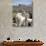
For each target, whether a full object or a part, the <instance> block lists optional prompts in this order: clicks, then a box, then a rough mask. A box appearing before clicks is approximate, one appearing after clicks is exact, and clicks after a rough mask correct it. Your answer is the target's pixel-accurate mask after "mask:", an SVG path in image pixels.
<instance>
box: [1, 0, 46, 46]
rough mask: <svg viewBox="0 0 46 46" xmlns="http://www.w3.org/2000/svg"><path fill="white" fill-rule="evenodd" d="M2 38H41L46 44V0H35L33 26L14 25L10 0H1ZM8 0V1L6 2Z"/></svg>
mask: <svg viewBox="0 0 46 46" xmlns="http://www.w3.org/2000/svg"><path fill="white" fill-rule="evenodd" d="M0 2H1V4H0V40H6V38H7V37H8V36H10V37H11V39H14V40H19V38H20V40H26V39H28V38H30V39H39V40H41V41H43V42H44V46H45V45H46V0H33V27H23V28H21V27H19V28H17V27H12V15H11V8H12V7H11V6H10V5H9V4H10V3H11V1H10V0H4V1H3V0H0ZM5 2H7V3H5Z"/></svg>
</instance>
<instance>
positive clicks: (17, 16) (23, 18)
mask: <svg viewBox="0 0 46 46" xmlns="http://www.w3.org/2000/svg"><path fill="white" fill-rule="evenodd" d="M16 19H17V20H16V21H17V26H21V25H22V24H23V23H24V21H25V17H23V16H22V13H17V14H16Z"/></svg>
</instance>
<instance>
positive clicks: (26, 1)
mask: <svg viewBox="0 0 46 46" xmlns="http://www.w3.org/2000/svg"><path fill="white" fill-rule="evenodd" d="M31 3H32V0H12V4H15V5H18V4H25V5H28V4H31Z"/></svg>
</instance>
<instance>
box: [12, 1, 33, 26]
mask: <svg viewBox="0 0 46 46" xmlns="http://www.w3.org/2000/svg"><path fill="white" fill-rule="evenodd" d="M12 22H13V26H14V27H32V25H33V24H32V23H33V17H32V0H12Z"/></svg>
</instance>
